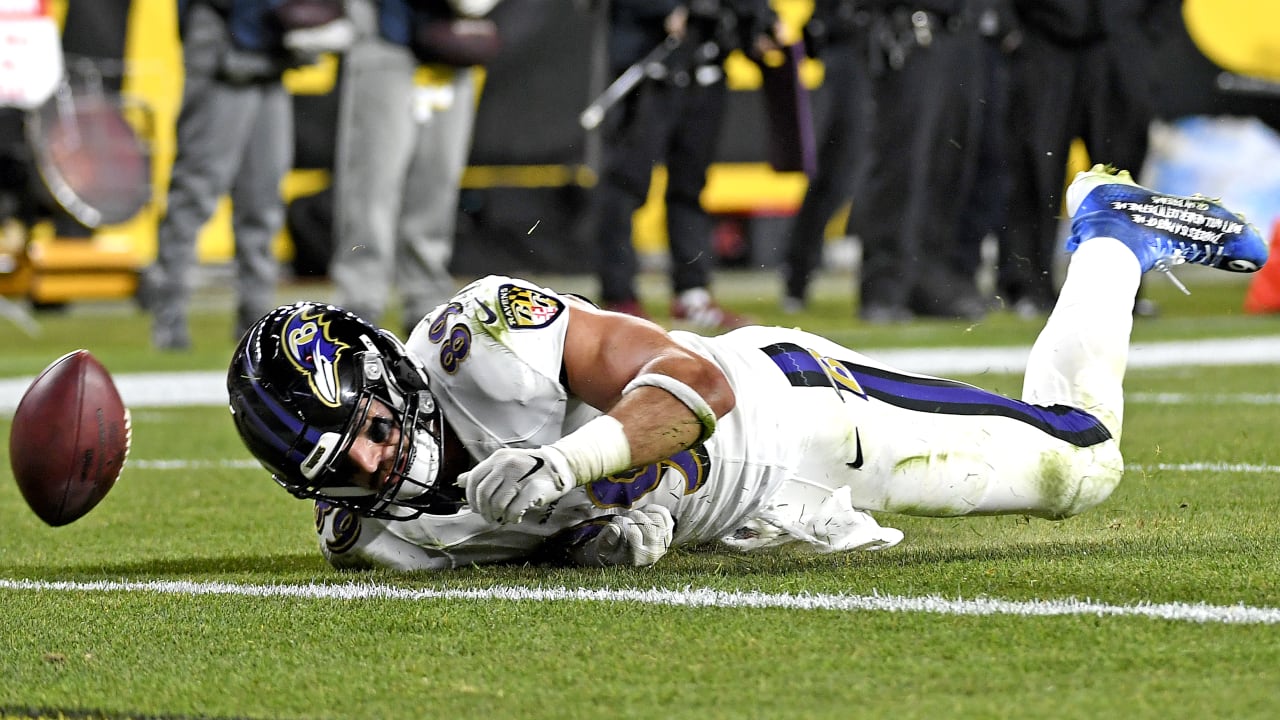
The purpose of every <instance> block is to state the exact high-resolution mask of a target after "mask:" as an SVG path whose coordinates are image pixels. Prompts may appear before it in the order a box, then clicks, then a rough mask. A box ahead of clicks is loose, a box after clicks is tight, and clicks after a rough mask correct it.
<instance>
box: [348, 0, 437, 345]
mask: <svg viewBox="0 0 1280 720" xmlns="http://www.w3.org/2000/svg"><path fill="white" fill-rule="evenodd" d="M348 8H349V10H348V11H349V13H350V15H351V18H352V20H353V21H354V22H355V23H356V25H357V27H359V28H360V30H361V36H360V38H359V39H358V40H357V41H356V43H355V44H354V45H353V46H352V47H351V48H350V49H349V50H348V51H347V53H346V55H345V56H344V58H343V66H342V76H341V87H340V88H339V93H340V95H339V105H338V130H337V132H338V137H337V147H336V150H335V157H334V176H333V187H334V227H335V233H334V253H333V259H332V260H331V261H330V266H329V277H330V279H332V280H333V283H334V290H335V293H334V301H335V303H336V304H338V305H340V306H342V307H344V308H346V309H348V310H350V311H352V312H354V313H356V314H357V315H359V316H361V317H363V318H365V319H366V320H369V321H370V322H373V323H378V322H379V321H380V319H381V317H382V313H383V312H384V311H385V310H386V309H387V301H388V299H389V297H390V294H391V283H392V282H393V280H394V276H395V268H394V264H395V256H396V251H395V242H396V233H397V232H398V225H399V221H400V204H401V192H402V189H403V186H404V177H405V173H406V172H407V171H408V167H409V163H410V160H411V157H412V148H413V142H414V139H415V137H416V133H417V125H416V123H415V122H414V119H413V96H414V94H413V88H414V81H413V74H414V71H415V70H416V67H417V65H416V60H415V59H414V57H413V54H412V53H411V52H409V50H408V48H405V47H402V46H398V45H394V44H392V43H388V42H386V41H385V40H383V39H382V38H381V37H380V36H378V34H377V31H376V24H375V20H374V18H373V15H372V13H373V9H372V6H371V4H369V3H367V2H353V3H350V4H349V6H348Z"/></svg>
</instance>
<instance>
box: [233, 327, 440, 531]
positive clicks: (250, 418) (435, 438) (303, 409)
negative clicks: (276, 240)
mask: <svg viewBox="0 0 1280 720" xmlns="http://www.w3.org/2000/svg"><path fill="white" fill-rule="evenodd" d="M227 392H228V394H229V396H230V404H231V417H232V419H233V420H234V421H235V425H236V430H238V431H239V433H240V437H241V439H242V440H243V441H244V444H245V445H246V446H247V447H248V448H249V451H250V452H251V453H253V455H254V456H255V457H256V458H257V459H258V461H259V462H261V463H262V464H263V466H265V467H266V468H267V470H269V471H270V472H271V474H272V477H273V478H274V479H275V481H276V482H277V483H279V484H280V485H281V486H282V487H284V488H285V489H286V490H288V491H289V492H291V493H293V494H294V495H295V496H297V497H299V498H318V499H322V500H324V501H326V502H328V503H330V504H333V505H338V506H340V507H344V508H347V509H349V510H352V511H354V512H357V513H359V514H360V515H363V516H366V517H376V518H383V519H390V520H408V519H412V518H415V517H418V516H419V515H421V514H423V513H440V512H453V511H454V510H456V508H457V506H458V501H457V497H456V496H457V493H456V492H452V493H451V492H448V491H441V490H440V489H439V488H437V485H438V484H439V469H440V461H441V433H442V431H443V425H444V420H443V418H442V417H441V415H440V410H439V408H438V407H437V405H436V402H435V398H434V397H433V396H432V395H431V392H430V390H429V387H428V380H427V375H426V372H425V370H424V369H423V367H422V364H421V362H419V361H418V360H417V358H415V357H413V356H412V355H411V354H410V353H409V351H408V350H406V349H405V347H404V345H402V344H401V343H400V341H399V340H398V339H396V337H395V336H394V335H392V334H391V333H389V332H387V331H385V330H380V329H378V328H375V327H374V326H373V325H371V324H370V323H368V322H366V321H365V320H362V319H361V318H359V317H357V316H356V315H354V314H352V313H350V312H347V311H346V310H343V309H342V308H338V307H335V306H333V305H325V304H322V303H315V302H300V303H297V304H294V305H284V306H281V307H278V308H276V309H275V310H273V311H271V312H270V313H268V314H267V315H265V316H264V317H262V318H261V319H260V320H258V322H256V323H255V324H254V325H253V326H252V327H251V328H249V331H248V332H246V333H245V335H244V337H243V338H241V340H240V345H239V346H238V347H237V348H236V351H235V354H234V355H233V356H232V358H231V367H230V369H229V370H228V372H227ZM375 398H376V399H378V400H380V401H382V402H383V403H385V404H386V405H387V406H388V407H390V408H391V409H392V411H393V412H394V415H395V420H396V422H397V423H398V425H399V428H400V442H399V447H398V448H397V451H396V459H395V463H394V466H393V469H392V471H391V474H390V477H388V478H387V481H386V483H385V484H384V485H383V487H382V489H381V490H380V491H377V492H374V491H372V490H368V489H366V488H361V487H358V486H356V485H354V484H353V483H352V481H351V477H352V470H353V469H354V466H353V465H351V464H350V461H349V459H348V457H347V451H348V450H349V449H350V448H351V444H352V442H353V441H354V440H355V438H356V436H357V435H358V434H359V433H360V430H361V428H363V427H364V425H365V420H366V419H367V418H368V414H369V409H370V406H371V402H372V400H373V399H375Z"/></svg>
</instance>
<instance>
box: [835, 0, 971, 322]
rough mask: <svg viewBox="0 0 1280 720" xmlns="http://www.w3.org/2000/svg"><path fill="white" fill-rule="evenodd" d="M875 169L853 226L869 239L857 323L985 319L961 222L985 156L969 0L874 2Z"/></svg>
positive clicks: (870, 38) (870, 5) (870, 6)
mask: <svg viewBox="0 0 1280 720" xmlns="http://www.w3.org/2000/svg"><path fill="white" fill-rule="evenodd" d="M865 11H866V12H867V13H868V19H867V24H866V25H865V32H866V34H867V43H868V45H869V48H870V51H869V58H870V72H871V91H872V102H873V103H874V108H875V111H874V114H873V121H872V123H871V128H870V131H869V132H870V135H869V140H868V144H867V148H868V153H869V157H868V163H869V166H868V169H867V171H866V175H865V182H864V184H863V185H862V187H861V188H860V194H859V197H858V202H857V203H855V204H854V205H853V207H852V208H851V209H850V215H849V224H848V231H849V234H850V235H855V236H857V237H858V238H859V239H860V240H861V242H862V265H861V271H860V277H859V280H858V284H859V306H858V317H859V318H860V319H862V320H863V321H864V322H867V323H871V324H888V323H899V322H905V321H908V320H911V319H912V318H914V317H916V316H926V317H940V318H959V319H965V320H976V319H979V318H981V317H983V316H984V315H985V312H986V303H985V302H984V301H983V300H982V298H981V297H980V296H979V295H978V293H977V288H976V285H975V278H974V277H973V275H972V274H971V273H969V272H968V265H967V264H966V266H965V267H957V265H956V261H955V255H956V252H957V249H956V247H955V232H956V226H957V225H958V223H959V220H960V217H961V214H962V211H963V209H964V203H965V201H966V200H967V194H966V193H965V192H964V188H965V183H966V181H967V180H968V179H969V178H970V177H971V175H972V168H973V164H974V162H975V158H976V157H977V146H978V136H979V130H980V124H981V123H980V118H981V91H982V71H981V57H982V50H983V42H984V41H983V38H982V36H981V35H980V33H979V32H978V28H977V26H976V25H975V23H974V22H973V19H972V18H971V17H970V16H969V14H968V12H967V7H966V2H965V0H917V1H915V2H908V1H906V0H869V1H868V2H867V3H865Z"/></svg>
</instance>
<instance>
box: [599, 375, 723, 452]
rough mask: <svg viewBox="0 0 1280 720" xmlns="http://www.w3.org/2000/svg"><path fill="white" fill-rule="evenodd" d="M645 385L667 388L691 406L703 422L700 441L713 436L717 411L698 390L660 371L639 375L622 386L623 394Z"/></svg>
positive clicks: (699, 420)
mask: <svg viewBox="0 0 1280 720" xmlns="http://www.w3.org/2000/svg"><path fill="white" fill-rule="evenodd" d="M645 385H648V386H651V387H656V388H662V389H663V390H666V391H667V392H669V393H671V395H672V397H674V398H675V399H677V400H679V401H680V402H682V403H684V406H685V407H687V408H689V411H690V412H692V413H693V415H694V417H696V418H698V422H700V423H702V433H701V434H700V435H698V442H702V441H703V440H706V439H707V438H709V437H711V434H712V433H714V432H715V431H716V413H715V411H714V410H712V409H711V405H709V404H708V403H707V401H706V400H704V399H703V397H702V396H701V395H699V394H698V391H697V390H694V389H693V388H691V387H689V386H688V385H686V384H684V383H683V382H680V381H679V380H677V379H675V378H673V377H671V376H670V375H662V374H659V373H645V374H643V375H637V376H636V377H635V379H634V380H632V381H631V382H629V383H627V386H626V387H624V388H622V394H623V395H626V394H627V393H629V392H631V391H632V390H635V389H636V388H638V387H642V386H645Z"/></svg>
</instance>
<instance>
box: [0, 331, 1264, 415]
mask: <svg viewBox="0 0 1280 720" xmlns="http://www.w3.org/2000/svg"><path fill="white" fill-rule="evenodd" d="M867 352H868V354H870V355H872V356H874V357H875V358H877V359H879V360H883V361H884V362H887V363H889V364H890V365H893V366H895V367H898V368H901V369H903V370H907V371H910V372H918V373H926V374H930V375H962V374H963V375H977V374H983V373H1010V374H1017V373H1021V372H1022V371H1023V370H1024V369H1026V362H1027V353H1028V352H1029V348H1021V347H976V348H910V349H905V348H898V349H893V348H889V349H881V350H868V351H867ZM1276 364H1280V337H1278V336H1268V337H1251V338H1231V339H1224V340H1187V341H1177V342H1158V343H1136V344H1134V346H1133V348H1132V349H1131V350H1130V352H1129V367H1130V368H1163V367H1181V366H1186V365H1200V366H1204V365H1211V366H1224V365H1276ZM32 379H34V378H32V377H25V378H9V379H3V380H0V413H4V414H12V412H13V410H14V409H15V408H17V407H18V401H19V400H20V399H21V398H22V393H23V392H25V391H26V389H27V386H28V385H30V384H31V381H32ZM115 381H116V386H117V387H118V388H119V389H120V396H121V397H122V398H123V399H124V402H125V404H126V405H128V406H129V407H131V408H135V409H136V408H143V407H174V406H225V405H226V404H227V391H226V374H225V372H223V371H210V372H179V373H121V374H119V375H116V376H115ZM1175 395H1176V394H1175ZM1257 397H1261V398H1272V400H1265V399H1264V400H1262V401H1261V402H1263V403H1264V404H1273V402H1274V397H1275V396H1274V395H1272V396H1265V395H1262V396H1257ZM1168 402H1172V400H1170V401H1168ZM1245 402H1247V401H1245Z"/></svg>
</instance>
